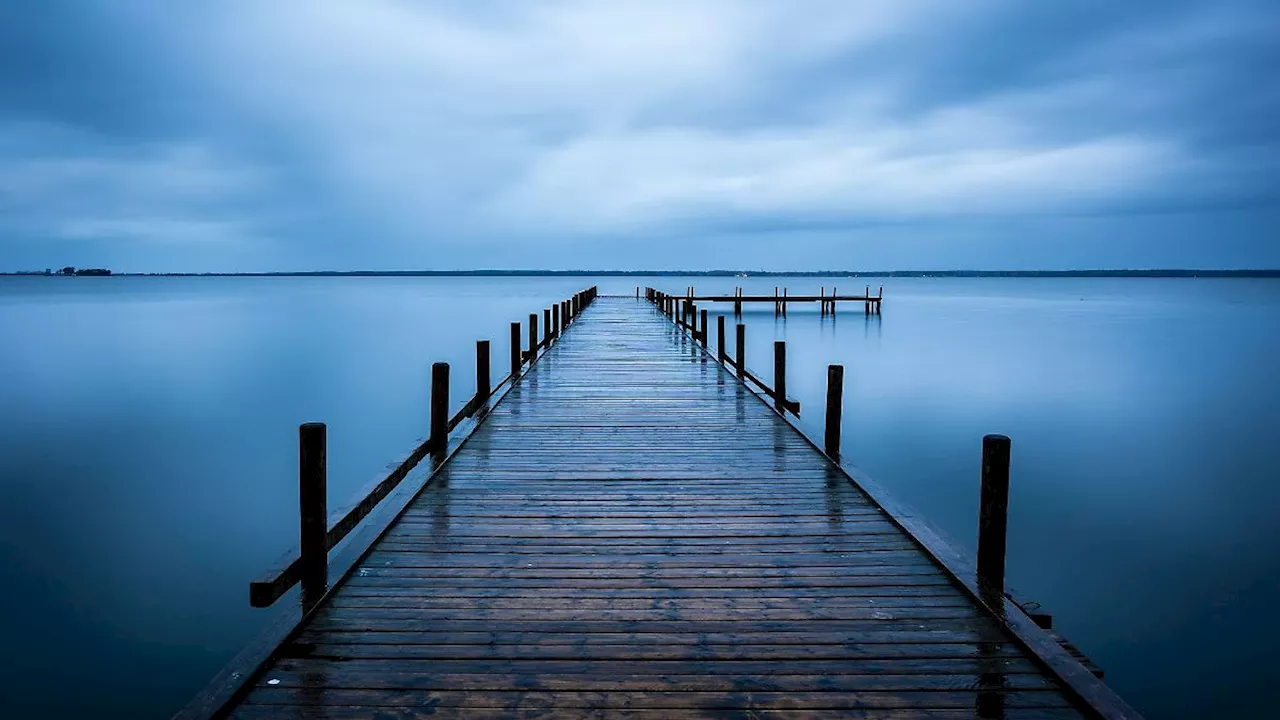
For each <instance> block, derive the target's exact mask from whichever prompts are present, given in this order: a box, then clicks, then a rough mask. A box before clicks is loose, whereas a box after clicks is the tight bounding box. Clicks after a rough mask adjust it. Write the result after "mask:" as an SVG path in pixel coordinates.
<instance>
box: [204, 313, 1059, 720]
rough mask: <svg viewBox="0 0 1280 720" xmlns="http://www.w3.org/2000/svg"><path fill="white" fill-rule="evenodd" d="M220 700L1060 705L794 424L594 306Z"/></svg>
mask: <svg viewBox="0 0 1280 720" xmlns="http://www.w3.org/2000/svg"><path fill="white" fill-rule="evenodd" d="M229 716H230V717H236V718H266V717H272V718H275V717H280V718H304V717H325V718H348V717H350V718H356V717H367V718H372V717H377V718H416V717H428V716H429V717H433V718H441V717H445V718H447V717H455V716H466V717H495V718H496V717H566V718H578V717H620V718H632V717H635V718H640V717H643V718H668V717H670V718H692V717H733V718H746V717H751V718H756V717H759V718H766V717H788V718H792V717H794V718H831V717H883V718H913V717H945V718H961V717H965V718H972V717H1004V718H1071V717H1080V715H1079V714H1078V713H1077V711H1076V710H1075V709H1074V708H1073V707H1072V706H1071V703H1070V702H1069V701H1068V699H1067V698H1066V697H1065V696H1064V695H1063V693H1062V692H1060V690H1059V688H1058V687H1057V686H1056V685H1055V684H1054V682H1053V681H1052V680H1050V679H1048V678H1047V677H1045V676H1044V674H1043V673H1041V672H1040V671H1039V670H1038V669H1037V667H1036V666H1035V665H1034V664H1033V663H1032V662H1031V660H1030V659H1029V658H1028V657H1027V656H1026V655H1025V654H1024V653H1023V652H1022V651H1021V650H1020V649H1019V648H1018V646H1016V645H1015V644H1014V643H1013V641H1012V639H1011V638H1009V637H1007V636H1006V635H1005V634H1004V632H1003V631H1002V630H1001V629H1000V628H999V627H998V626H997V624H996V623H995V622H994V621H993V620H991V619H990V618H989V617H987V616H986V615H984V614H983V612H982V611H980V610H979V608H977V607H975V606H974V604H973V603H972V602H971V601H970V600H969V598H968V597H967V596H966V595H964V594H963V593H962V592H961V591H960V590H959V589H957V588H956V587H955V586H954V585H953V584H952V582H951V581H950V580H949V579H948V577H947V576H946V575H945V574H944V573H943V572H942V571H941V570H940V569H939V568H938V567H937V566H936V565H935V564H934V563H933V562H932V560H931V559H930V558H929V557H928V556H927V555H926V554H925V553H924V552H923V551H922V550H920V549H919V548H918V547H917V546H915V545H914V544H913V543H912V542H911V541H910V540H909V539H908V538H907V537H906V536H905V535H904V534H903V533H902V532H901V531H900V530H899V529H898V528H897V527H896V526H895V525H894V524H893V523H891V522H890V521H889V519H888V518H887V517H886V516H885V515H884V514H883V512H882V511H880V510H879V509H878V508H877V507H876V506H875V505H874V504H872V503H871V502H870V501H869V499H868V498H867V497H866V496H865V495H864V494H863V493H862V492H861V491H860V490H859V489H857V488H856V487H854V486H853V485H852V484H850V483H849V482H848V480H847V479H845V477H844V476H843V475H842V474H841V473H839V472H838V471H836V470H835V469H834V468H833V467H832V466H831V464H830V463H829V462H828V461H827V460H826V458H824V457H823V456H822V455H821V454H820V453H818V452H817V451H816V450H814V449H813V448H812V447H811V446H810V445H809V444H807V443H806V442H805V441H804V440H803V438H801V437H800V436H799V435H798V434H797V433H796V432H795V430H793V429H792V428H791V427H790V426H788V425H787V424H785V423H783V422H780V421H779V420H778V419H777V418H776V416H775V415H774V414H773V412H772V410H770V409H769V408H768V407H766V405H765V404H764V403H762V402H760V401H759V400H758V399H757V398H755V397H753V396H752V395H750V394H749V393H748V392H747V391H746V390H745V389H744V388H743V387H742V386H741V385H740V384H739V383H738V382H737V381H736V380H734V379H733V378H731V377H729V376H728V375H726V374H725V373H724V371H723V370H722V369H721V368H720V367H719V366H717V365H716V364H715V363H713V362H707V361H705V360H703V359H702V357H701V356H700V354H699V353H696V352H693V351H692V348H691V347H690V346H689V345H688V341H687V339H682V338H681V337H680V336H679V335H678V334H677V333H676V331H675V330H674V329H673V328H672V326H671V325H670V324H669V323H667V322H666V321H664V320H663V319H661V318H660V317H659V316H658V315H657V314H656V313H655V312H653V311H652V310H651V309H650V306H649V305H647V304H645V303H642V302H640V301H635V300H631V299H610V298H601V299H599V300H597V301H596V302H595V304H594V305H592V306H591V307H590V308H589V309H588V310H587V311H586V313H585V314H584V315H583V317H582V319H581V321H580V322H578V323H577V324H576V325H574V326H573V327H572V328H571V329H570V331H569V332H568V333H567V334H566V336H565V338H564V339H563V341H562V342H561V343H560V344H559V345H557V346H555V347H554V348H553V349H552V350H551V351H550V352H549V354H548V355H547V356H546V357H545V358H544V359H543V360H542V361H541V362H540V363H539V364H538V365H537V366H536V367H535V368H534V369H533V370H532V371H531V372H530V374H529V375H528V376H527V377H526V378H525V379H524V380H522V382H521V383H520V384H519V385H518V386H517V387H516V388H514V389H513V390H512V392H511V393H510V394H509V395H508V396H507V397H506V398H505V399H504V400H503V401H502V403H501V404H500V405H499V406H498V407H497V408H496V409H495V410H494V412H493V413H492V415H491V416H490V418H489V420H488V421H487V422H486V423H485V424H484V426H483V427H481V428H480V429H479V430H478V431H477V432H476V434H475V435H473V436H472V437H471V439H470V440H468V441H467V443H466V444H465V445H464V446H463V448H462V450H461V451H460V452H459V453H458V454H457V455H455V456H454V457H453V458H452V459H451V460H450V461H449V464H448V466H447V467H446V469H445V470H444V471H443V472H442V473H441V474H440V475H438V476H437V478H436V479H435V480H434V481H433V483H432V484H431V485H430V486H429V487H428V488H427V489H426V490H425V491H424V492H423V493H422V494H421V495H420V496H419V497H418V498H417V499H416V500H415V501H414V502H413V504H412V505H411V506H410V507H409V509H408V510H407V511H406V512H405V514H404V515H403V516H402V517H401V518H400V520H399V521H397V522H396V523H395V524H394V525H393V526H392V527H391V528H390V530H388V532H387V533H386V534H385V535H384V536H383V538H382V539H381V541H380V542H379V543H378V544H377V545H376V546H375V547H374V549H373V551H372V552H371V553H370V554H369V556H368V557H367V558H366V560H365V562H364V563H363V565H362V566H361V567H360V568H359V569H358V570H357V571H356V572H355V573H354V574H353V575H352V576H351V577H350V578H349V579H348V580H347V581H346V582H345V583H344V584H343V585H342V587H341V588H339V589H338V590H337V591H336V592H335V593H334V594H333V595H332V597H331V598H330V600H329V601H328V603H327V604H326V605H325V606H324V607H323V608H322V609H321V610H320V611H319V612H318V613H317V614H316V615H315V617H314V618H313V619H312V620H311V621H310V622H309V624H308V625H307V626H305V627H304V628H303V630H302V632H301V633H300V635H299V636H298V637H297V638H296V640H295V641H294V642H292V643H290V644H288V645H286V646H284V647H282V648H281V649H280V651H279V652H278V653H277V655H276V657H275V658H273V660H272V662H271V663H270V665H269V666H268V668H267V669H266V670H265V671H264V672H262V673H260V675H259V676H258V677H257V678H255V680H254V684H253V688H252V690H251V691H250V692H249V693H248V695H247V696H245V698H244V699H243V701H242V702H241V703H240V704H239V705H238V706H236V707H234V708H231V709H230V712H229Z"/></svg>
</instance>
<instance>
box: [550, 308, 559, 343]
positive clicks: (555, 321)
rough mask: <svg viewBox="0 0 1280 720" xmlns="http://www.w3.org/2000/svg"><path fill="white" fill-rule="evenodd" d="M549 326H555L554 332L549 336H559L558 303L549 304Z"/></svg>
mask: <svg viewBox="0 0 1280 720" xmlns="http://www.w3.org/2000/svg"><path fill="white" fill-rule="evenodd" d="M551 327H553V328H555V330H554V332H552V333H551V336H552V337H554V338H559V337H560V303H556V304H555V305H552V306H551Z"/></svg>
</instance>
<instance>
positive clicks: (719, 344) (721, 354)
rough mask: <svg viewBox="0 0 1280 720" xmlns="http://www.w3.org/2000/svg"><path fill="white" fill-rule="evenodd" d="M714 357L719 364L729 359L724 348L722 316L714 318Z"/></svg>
mask: <svg viewBox="0 0 1280 720" xmlns="http://www.w3.org/2000/svg"><path fill="white" fill-rule="evenodd" d="M716 357H717V358H719V359H720V362H722V363H723V362H724V361H725V359H726V358H728V357H729V353H728V351H727V350H725V347H724V316H723V315H717V316H716Z"/></svg>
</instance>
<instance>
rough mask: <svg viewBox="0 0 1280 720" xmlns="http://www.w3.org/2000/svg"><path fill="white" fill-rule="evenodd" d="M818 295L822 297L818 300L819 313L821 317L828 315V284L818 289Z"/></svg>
mask: <svg viewBox="0 0 1280 720" xmlns="http://www.w3.org/2000/svg"><path fill="white" fill-rule="evenodd" d="M818 297H819V298H820V299H819V300H818V315H819V316H820V317H826V316H827V286H826V285H823V286H822V289H820V290H819V291H818Z"/></svg>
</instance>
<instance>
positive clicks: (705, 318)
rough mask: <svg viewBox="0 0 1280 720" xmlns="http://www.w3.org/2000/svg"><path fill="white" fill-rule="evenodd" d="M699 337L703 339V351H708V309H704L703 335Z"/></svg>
mask: <svg viewBox="0 0 1280 720" xmlns="http://www.w3.org/2000/svg"><path fill="white" fill-rule="evenodd" d="M699 337H700V338H701V339H702V349H703V350H706V349H707V309H706V308H703V309H702V334H701V335H700V336H699Z"/></svg>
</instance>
